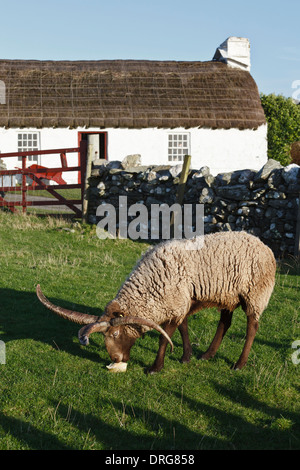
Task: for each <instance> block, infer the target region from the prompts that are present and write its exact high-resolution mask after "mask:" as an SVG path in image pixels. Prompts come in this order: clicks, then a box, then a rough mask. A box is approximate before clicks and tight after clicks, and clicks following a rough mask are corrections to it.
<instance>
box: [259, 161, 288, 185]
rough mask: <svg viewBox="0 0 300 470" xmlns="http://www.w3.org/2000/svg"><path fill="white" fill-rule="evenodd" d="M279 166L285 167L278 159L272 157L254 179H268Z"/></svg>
mask: <svg viewBox="0 0 300 470" xmlns="http://www.w3.org/2000/svg"><path fill="white" fill-rule="evenodd" d="M278 168H283V166H282V165H281V164H280V163H279V162H278V161H277V160H273V159H272V158H270V159H269V160H268V161H267V163H266V164H265V165H264V166H263V167H262V168H261V169H260V170H259V171H258V172H257V173H256V175H255V177H254V178H253V179H254V181H258V180H267V179H268V178H269V176H270V174H271V173H272V171H274V170H277V169H278Z"/></svg>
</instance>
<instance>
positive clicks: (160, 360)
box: [148, 322, 178, 374]
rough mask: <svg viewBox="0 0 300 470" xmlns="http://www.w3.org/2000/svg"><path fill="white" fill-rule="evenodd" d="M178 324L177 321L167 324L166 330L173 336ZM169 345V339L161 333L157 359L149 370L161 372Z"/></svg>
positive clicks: (152, 372)
mask: <svg viewBox="0 0 300 470" xmlns="http://www.w3.org/2000/svg"><path fill="white" fill-rule="evenodd" d="M177 326H178V325H177V324H176V323H175V322H171V323H166V324H165V326H164V330H165V332H166V333H167V334H168V335H169V337H170V338H171V337H172V335H173V333H174V331H175V330H176V328H177ZM167 345H168V341H167V340H166V338H165V337H164V336H163V335H160V337H159V348H158V351H157V355H156V358H155V361H154V363H153V365H152V366H151V367H150V369H149V371H148V372H149V373H150V374H154V373H155V372H159V371H160V370H161V369H162V368H163V366H164V359H165V353H166V348H167Z"/></svg>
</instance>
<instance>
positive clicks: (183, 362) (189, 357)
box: [180, 354, 192, 364]
mask: <svg viewBox="0 0 300 470" xmlns="http://www.w3.org/2000/svg"><path fill="white" fill-rule="evenodd" d="M191 357H192V354H189V355H187V356H182V358H181V359H180V362H182V364H188V363H189V362H191Z"/></svg>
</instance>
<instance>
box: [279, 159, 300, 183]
mask: <svg viewBox="0 0 300 470" xmlns="http://www.w3.org/2000/svg"><path fill="white" fill-rule="evenodd" d="M282 178H283V179H284V181H285V182H286V184H296V183H297V182H298V180H299V179H300V166H298V165H296V164H295V163H292V164H291V165H288V166H286V167H285V168H284V169H283V172H282Z"/></svg>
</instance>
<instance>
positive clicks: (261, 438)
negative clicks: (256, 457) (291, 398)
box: [174, 381, 300, 450]
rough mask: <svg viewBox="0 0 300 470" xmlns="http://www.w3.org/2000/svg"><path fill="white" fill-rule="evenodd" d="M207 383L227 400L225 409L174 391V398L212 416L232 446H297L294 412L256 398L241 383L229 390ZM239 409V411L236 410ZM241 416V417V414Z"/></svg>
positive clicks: (298, 424) (299, 432)
mask: <svg viewBox="0 0 300 470" xmlns="http://www.w3.org/2000/svg"><path fill="white" fill-rule="evenodd" d="M210 383H211V385H212V386H213V387H214V388H215V390H216V392H217V393H218V395H219V396H220V397H222V399H223V400H228V404H229V406H228V409H224V408H226V405H223V409H219V408H217V407H215V406H211V405H208V404H206V403H202V402H201V398H198V397H193V398H191V397H188V396H186V395H185V396H182V395H181V394H180V393H177V392H174V395H175V396H176V397H177V399H181V400H182V401H183V402H184V403H187V404H188V406H189V408H190V409H191V410H195V411H197V412H199V413H201V414H202V415H206V416H207V417H213V419H214V421H215V423H217V424H215V425H216V427H218V429H219V430H220V432H221V433H222V437H223V439H224V442H226V443H227V445H228V446H229V448H232V449H239V450H242V449H255V450H272V449H274V450H275V449H277V450H278V449H281V450H290V449H299V446H300V418H299V413H298V412H296V411H295V412H291V411H287V410H284V409H281V408H275V407H272V406H269V405H268V404H266V403H264V402H262V401H259V400H258V399H256V398H254V397H253V396H251V394H249V393H248V392H247V391H246V390H245V389H243V387H242V386H239V385H238V384H235V386H233V387H231V388H230V389H228V388H225V387H224V386H223V385H220V384H219V383H217V382H214V381H211V382H210ZM237 408H239V409H241V408H243V413H241V412H240V411H239V414H237V413H236V409H237ZM241 414H243V415H244V416H245V419H243V418H242V417H241Z"/></svg>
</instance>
